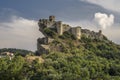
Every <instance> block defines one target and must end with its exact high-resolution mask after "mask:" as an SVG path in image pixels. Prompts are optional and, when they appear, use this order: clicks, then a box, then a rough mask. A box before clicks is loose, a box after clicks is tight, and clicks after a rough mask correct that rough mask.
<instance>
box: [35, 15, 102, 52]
mask: <svg viewBox="0 0 120 80" xmlns="http://www.w3.org/2000/svg"><path fill="white" fill-rule="evenodd" d="M38 25H39V30H40V31H41V32H42V33H43V34H44V36H45V37H43V38H38V40H37V50H38V53H39V54H43V53H46V54H47V53H49V51H51V49H53V48H51V46H50V43H52V42H53V41H54V38H53V37H52V38H51V37H49V36H48V35H50V34H53V33H54V32H55V34H57V35H58V36H61V35H63V34H64V32H69V33H70V34H72V35H74V36H75V37H76V39H78V40H79V39H81V36H82V35H85V36H86V37H90V38H92V39H103V35H102V31H101V30H100V31H99V32H94V31H90V30H87V29H81V27H80V26H77V27H71V26H70V25H68V24H63V23H62V21H55V16H49V18H48V19H40V20H39V22H38ZM47 29H51V30H53V31H54V32H50V31H49V30H47ZM48 32H49V33H48Z"/></svg>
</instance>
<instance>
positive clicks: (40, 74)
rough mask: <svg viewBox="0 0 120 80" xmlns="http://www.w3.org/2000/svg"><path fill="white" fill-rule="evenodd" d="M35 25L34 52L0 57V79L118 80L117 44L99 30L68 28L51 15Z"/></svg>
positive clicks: (119, 65)
mask: <svg viewBox="0 0 120 80" xmlns="http://www.w3.org/2000/svg"><path fill="white" fill-rule="evenodd" d="M57 22H60V23H61V24H60V25H61V26H57V25H56V24H57ZM38 24H39V27H40V31H41V32H42V33H43V34H44V35H45V36H44V37H43V38H38V40H37V42H38V43H37V47H38V50H37V52H36V53H35V54H27V55H24V56H22V55H16V56H15V57H14V58H13V59H11V60H9V58H7V57H3V58H0V63H1V64H0V80H120V45H117V44H115V43H114V42H112V41H110V40H109V39H107V37H106V36H105V35H103V34H102V31H101V30H100V31H98V32H94V31H90V30H88V29H82V28H81V27H78V26H77V27H74V28H72V27H71V26H69V29H68V25H67V24H62V22H61V21H55V17H54V16H50V18H49V19H40V20H39V22H38ZM62 25H66V26H67V28H66V29H64V28H65V27H64V26H62ZM51 27H52V28H51ZM57 27H58V28H57ZM60 29H61V30H60ZM3 51H5V50H3ZM23 52H24V51H23ZM20 53H21V52H20ZM25 54H26V52H25ZM36 55H39V56H36Z"/></svg>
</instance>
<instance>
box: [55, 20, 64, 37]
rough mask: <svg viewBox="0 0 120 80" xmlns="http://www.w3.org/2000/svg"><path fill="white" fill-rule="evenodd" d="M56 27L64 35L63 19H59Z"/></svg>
mask: <svg viewBox="0 0 120 80" xmlns="http://www.w3.org/2000/svg"><path fill="white" fill-rule="evenodd" d="M56 28H57V33H58V34H59V35H62V34H63V27H62V21H58V22H57V23H56Z"/></svg>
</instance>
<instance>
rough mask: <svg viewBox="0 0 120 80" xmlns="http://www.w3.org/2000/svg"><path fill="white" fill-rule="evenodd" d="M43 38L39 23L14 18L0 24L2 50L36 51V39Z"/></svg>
mask: <svg viewBox="0 0 120 80" xmlns="http://www.w3.org/2000/svg"><path fill="white" fill-rule="evenodd" d="M38 37H42V34H41V33H40V32H39V29H38V25H37V21H35V20H29V19H25V18H22V17H18V16H12V17H11V19H10V21H4V22H0V48H20V49H28V50H36V42H37V41H36V39H37V38H38Z"/></svg>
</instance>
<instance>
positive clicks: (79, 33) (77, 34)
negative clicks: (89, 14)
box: [71, 26, 81, 39]
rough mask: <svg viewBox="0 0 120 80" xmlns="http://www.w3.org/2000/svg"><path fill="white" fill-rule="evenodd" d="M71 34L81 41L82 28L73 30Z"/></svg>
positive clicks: (78, 27)
mask: <svg viewBox="0 0 120 80" xmlns="http://www.w3.org/2000/svg"><path fill="white" fill-rule="evenodd" d="M71 33H72V34H73V35H74V36H75V37H76V38H77V39H81V27H80V26H77V27H74V28H71Z"/></svg>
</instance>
